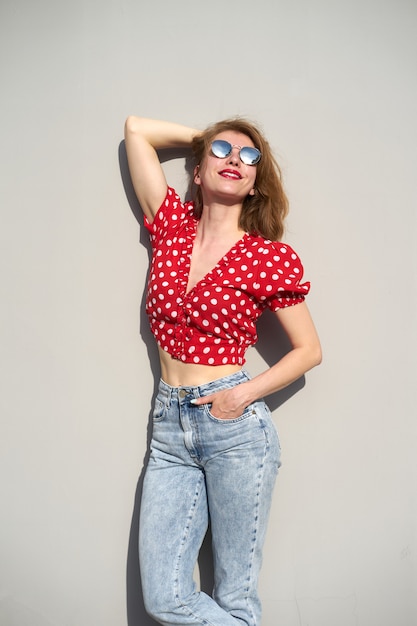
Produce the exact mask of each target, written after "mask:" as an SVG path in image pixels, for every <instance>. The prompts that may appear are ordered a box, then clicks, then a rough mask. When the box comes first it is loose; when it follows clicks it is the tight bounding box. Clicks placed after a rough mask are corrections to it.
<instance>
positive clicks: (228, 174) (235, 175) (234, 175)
mask: <svg viewBox="0 0 417 626" xmlns="http://www.w3.org/2000/svg"><path fill="white" fill-rule="evenodd" d="M219 174H220V176H223V177H224V178H229V179H231V180H240V179H241V178H242V176H241V174H240V172H237V171H236V170H229V169H227V170H221V172H219Z"/></svg>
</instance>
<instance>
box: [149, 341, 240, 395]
mask: <svg viewBox="0 0 417 626" xmlns="http://www.w3.org/2000/svg"><path fill="white" fill-rule="evenodd" d="M159 358H160V361H161V378H162V380H163V381H164V382H166V383H167V384H168V385H171V387H198V386H199V385H204V383H209V382H211V381H213V380H217V379H218V378H223V377H224V376H230V374H234V373H235V372H239V371H240V370H241V369H242V366H241V365H233V364H227V365H201V364H198V363H183V362H182V361H178V359H173V358H172V356H171V355H170V354H169V353H168V352H166V351H165V350H162V349H161V348H159Z"/></svg>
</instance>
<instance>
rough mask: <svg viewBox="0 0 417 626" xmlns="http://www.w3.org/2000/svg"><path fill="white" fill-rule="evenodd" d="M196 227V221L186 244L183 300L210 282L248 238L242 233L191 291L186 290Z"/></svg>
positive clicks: (246, 234)
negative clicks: (218, 269)
mask: <svg viewBox="0 0 417 626" xmlns="http://www.w3.org/2000/svg"><path fill="white" fill-rule="evenodd" d="M197 225H198V221H197V220H196V221H195V223H194V228H193V232H192V233H190V234H189V235H188V237H189V242H188V244H187V250H186V266H185V267H184V298H189V297H190V295H191V294H192V293H193V291H194V290H195V289H196V288H197V287H199V286H201V285H202V284H204V283H206V282H208V281H209V280H211V278H212V276H213V274H214V272H215V271H216V270H217V268H219V267H221V266H222V265H224V264H225V263H226V262H227V261H228V257H229V256H230V254H231V253H232V252H233V251H234V250H235V249H236V248H237V247H238V246H240V245H242V243H243V241H244V240H245V239H246V238H247V237H248V233H243V235H242V236H241V237H240V238H239V239H237V240H236V241H235V243H234V244H233V245H232V246H231V247H230V248H229V249H228V251H227V252H226V253H225V254H224V255H223V256H221V257H220V258H219V260H218V261H217V263H215V265H213V267H212V268H211V269H210V270H209V271H208V272H207V273H206V274H204V276H202V277H201V278H200V280H198V281H197V282H196V283H195V285H193V286H192V287H191V289H188V284H189V278H190V270H191V259H192V254H193V248H194V242H195V238H196V235H197Z"/></svg>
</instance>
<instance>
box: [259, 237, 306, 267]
mask: <svg viewBox="0 0 417 626" xmlns="http://www.w3.org/2000/svg"><path fill="white" fill-rule="evenodd" d="M247 243H248V246H247V247H248V251H250V253H251V257H252V258H253V259H255V260H257V263H256V264H260V263H261V264H262V265H266V266H267V267H275V268H276V267H281V266H282V267H283V268H285V267H290V266H291V265H300V266H302V264H301V260H300V257H299V256H298V254H297V253H296V252H295V250H294V249H293V248H292V247H291V246H290V245H289V244H288V243H284V242H282V241H271V240H270V239H264V238H263V237H261V236H258V235H248V237H247Z"/></svg>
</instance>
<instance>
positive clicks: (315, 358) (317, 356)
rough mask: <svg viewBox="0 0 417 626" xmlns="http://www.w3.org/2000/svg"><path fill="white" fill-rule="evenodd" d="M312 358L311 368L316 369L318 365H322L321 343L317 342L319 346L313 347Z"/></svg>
mask: <svg viewBox="0 0 417 626" xmlns="http://www.w3.org/2000/svg"><path fill="white" fill-rule="evenodd" d="M310 357H311V367H316V366H317V365H320V363H321V362H322V360H323V353H322V350H321V345H320V343H319V342H317V344H315V345H314V346H312V347H311V353H310Z"/></svg>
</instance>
